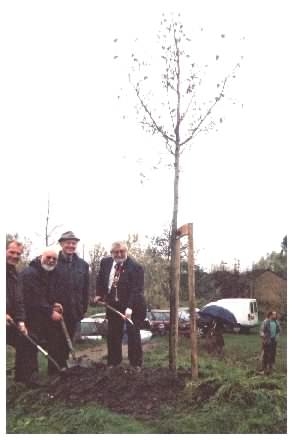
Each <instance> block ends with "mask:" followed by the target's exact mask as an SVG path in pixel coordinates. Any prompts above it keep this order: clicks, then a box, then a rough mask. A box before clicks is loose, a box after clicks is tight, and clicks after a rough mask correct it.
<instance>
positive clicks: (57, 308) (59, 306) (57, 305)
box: [53, 303, 63, 314]
mask: <svg viewBox="0 0 293 440" xmlns="http://www.w3.org/2000/svg"><path fill="white" fill-rule="evenodd" d="M53 311H54V312H58V313H61V314H62V313H63V306H62V304H60V303H54V304H53Z"/></svg>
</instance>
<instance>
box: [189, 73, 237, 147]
mask: <svg viewBox="0 0 293 440" xmlns="http://www.w3.org/2000/svg"><path fill="white" fill-rule="evenodd" d="M228 78H229V76H226V78H225V79H224V82H223V86H222V89H221V92H220V93H219V95H218V96H216V98H215V99H214V102H213V104H212V105H211V106H210V107H209V108H208V110H207V111H206V113H205V115H204V116H203V117H201V118H200V121H199V123H198V124H197V125H196V126H195V127H194V128H193V129H192V131H191V135H190V136H188V138H187V139H185V141H183V142H181V143H180V147H182V146H183V145H184V144H186V143H187V142H189V141H190V140H191V139H192V138H193V137H194V135H195V133H196V132H197V130H198V129H199V128H200V127H201V125H202V124H203V123H204V121H205V120H206V118H207V117H208V116H209V115H210V114H211V112H212V110H213V108H214V107H215V105H216V104H217V103H218V102H219V101H220V100H221V99H222V98H223V97H224V94H223V92H224V90H225V87H226V84H227V80H228Z"/></svg>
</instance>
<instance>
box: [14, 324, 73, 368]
mask: <svg viewBox="0 0 293 440" xmlns="http://www.w3.org/2000/svg"><path fill="white" fill-rule="evenodd" d="M10 325H12V326H13V327H14V328H16V330H17V332H18V333H19V334H20V335H21V336H23V337H24V338H26V339H27V340H28V341H30V343H31V344H33V345H34V346H35V347H36V348H37V349H38V350H39V352H40V353H42V354H43V355H44V356H46V358H47V359H49V360H50V361H51V362H52V363H53V364H54V365H55V367H56V368H57V370H58V371H59V373H63V372H64V371H65V369H64V368H61V367H60V365H59V364H58V363H57V361H55V359H54V358H52V356H51V355H50V354H49V353H48V352H47V351H46V350H45V349H44V348H43V347H41V346H40V345H39V344H38V343H37V342H36V341H35V340H34V339H33V338H32V337H31V336H29V335H24V334H23V333H21V331H20V330H19V328H18V327H17V325H16V324H15V322H14V321H11V322H10Z"/></svg>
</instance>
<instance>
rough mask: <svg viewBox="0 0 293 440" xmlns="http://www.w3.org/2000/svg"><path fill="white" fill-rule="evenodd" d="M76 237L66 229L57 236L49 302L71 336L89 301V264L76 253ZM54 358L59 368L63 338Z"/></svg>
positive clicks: (62, 359)
mask: <svg viewBox="0 0 293 440" xmlns="http://www.w3.org/2000/svg"><path fill="white" fill-rule="evenodd" d="M78 241H79V238H77V237H76V236H75V235H74V234H73V232H71V231H68V232H65V233H64V234H62V235H61V237H60V239H59V243H60V246H61V247H62V250H61V252H60V253H59V256H58V263H57V267H56V278H57V279H56V283H57V290H56V292H55V295H54V298H53V302H56V303H59V304H61V305H62V309H63V317H64V321H65V324H66V327H67V329H68V332H69V335H70V337H71V338H73V336H74V333H75V330H76V326H77V323H78V322H79V321H80V320H81V319H82V318H83V317H84V314H85V312H86V311H87V307H88V300H89V265H88V263H86V262H85V261H84V260H83V259H82V258H79V257H78V255H77V254H76V247H77V243H78ZM58 350H59V354H60V356H59V357H58V358H57V359H56V360H57V362H58V361H59V362H58V363H59V364H60V366H61V367H65V366H66V361H67V359H68V356H69V348H68V346H67V343H66V339H65V338H64V339H60V341H59V347H58Z"/></svg>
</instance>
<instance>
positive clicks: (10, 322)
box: [6, 313, 13, 325]
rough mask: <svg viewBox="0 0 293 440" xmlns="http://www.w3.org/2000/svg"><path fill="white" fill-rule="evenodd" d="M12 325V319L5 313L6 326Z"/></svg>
mask: <svg viewBox="0 0 293 440" xmlns="http://www.w3.org/2000/svg"><path fill="white" fill-rule="evenodd" d="M10 324H13V319H12V318H11V316H10V315H8V313H6V325H10Z"/></svg>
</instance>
